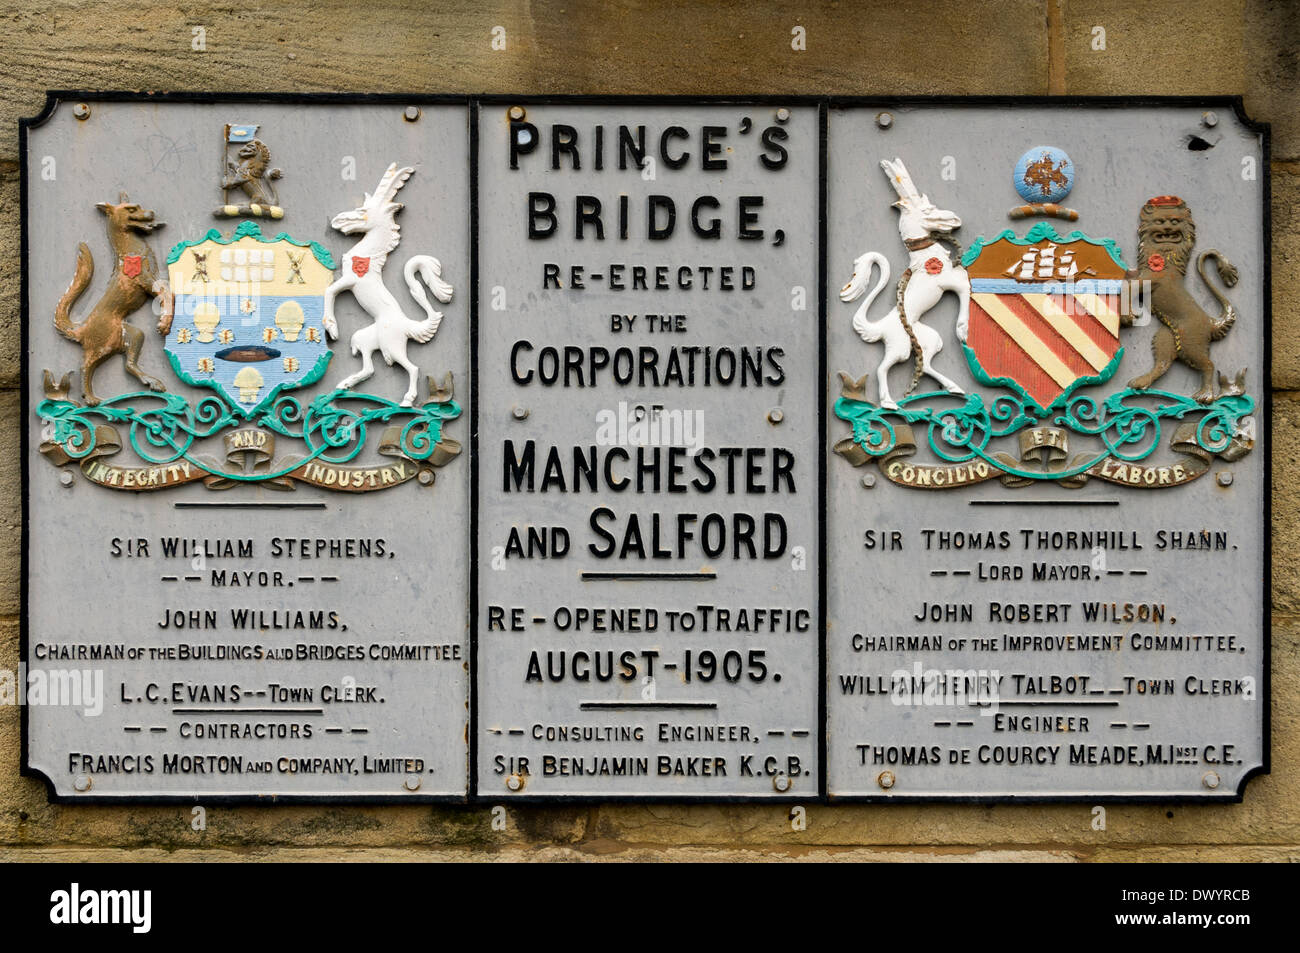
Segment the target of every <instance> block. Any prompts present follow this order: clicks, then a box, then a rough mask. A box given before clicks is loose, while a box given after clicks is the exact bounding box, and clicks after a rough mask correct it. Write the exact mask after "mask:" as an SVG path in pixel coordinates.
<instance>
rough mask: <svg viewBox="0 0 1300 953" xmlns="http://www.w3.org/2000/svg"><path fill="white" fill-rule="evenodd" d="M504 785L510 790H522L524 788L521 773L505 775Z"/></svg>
mask: <svg viewBox="0 0 1300 953" xmlns="http://www.w3.org/2000/svg"><path fill="white" fill-rule="evenodd" d="M506 787H507V788H509V789H510V790H511V791H522V790H523V789H524V776H523V775H522V774H511V775H508V776H507V777H506Z"/></svg>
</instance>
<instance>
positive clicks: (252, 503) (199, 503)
mask: <svg viewBox="0 0 1300 953" xmlns="http://www.w3.org/2000/svg"><path fill="white" fill-rule="evenodd" d="M172 506H174V507H176V509H178V510H323V509H327V508H328V507H329V504H328V503H324V502H322V501H315V502H310V503H309V502H306V501H304V502H301V503H290V502H282V503H281V502H276V501H274V500H247V501H243V502H237V501H234V500H183V501H180V502H177V503H173V504H172Z"/></svg>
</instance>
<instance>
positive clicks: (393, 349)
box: [321, 162, 452, 407]
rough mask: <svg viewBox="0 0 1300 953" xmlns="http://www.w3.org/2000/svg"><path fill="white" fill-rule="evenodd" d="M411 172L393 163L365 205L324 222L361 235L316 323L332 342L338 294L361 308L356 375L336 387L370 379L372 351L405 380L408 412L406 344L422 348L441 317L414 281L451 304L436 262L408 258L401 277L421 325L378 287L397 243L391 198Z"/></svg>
mask: <svg viewBox="0 0 1300 953" xmlns="http://www.w3.org/2000/svg"><path fill="white" fill-rule="evenodd" d="M414 172H415V170H414V169H413V168H410V167H409V166H408V167H406V168H402V169H399V168H398V167H397V163H396V162H394V163H393V164H392V165H390V166H389V167H388V170H387V171H386V172H385V173H384V176H383V178H381V179H380V180H379V186H378V187H377V188H376V189H375V191H374V194H369V193H367V194H366V197H365V201H363V202H362V203H361V205H360V206H359V207H358V208H354V209H352V210H351V211H347V212H340V213H339V214H338V215H335V216H334V218H332V219H330V225H331V226H332V227H333V228H336V229H338V230H339V231H340V232H342V233H343V234H344V235H351V234H353V233H355V232H362V233H363V235H362V238H361V240H360V241H359V242H357V243H356V244H355V245H353V246H352V249H351V251H349V252H348V253H347V255H346V256H345V257H344V259H343V276H342V277H341V278H339V279H338V280H337V281H335V282H334V283H333V284H332V285H330V286H329V288H327V289H326V291H325V313H324V317H323V318H322V321H321V323H322V324H323V325H324V327H325V332H326V333H327V334H328V335H329V336H330V337H331V338H337V337H338V336H339V331H338V322H337V321H336V320H335V318H334V299H335V298H336V297H337V296H338V295H339V294H341V293H342V292H344V291H351V292H352V294H353V296H354V297H355V298H356V299H357V304H359V305H361V307H362V308H364V309H365V311H366V313H367V314H369V315H370V317H371V319H372V321H373V323H372V324H371V325H370V326H369V327H366V328H362V329H361V330H360V331H357V332H356V333H355V334H353V335H352V340H351V342H350V345H351V348H352V353H353V354H360V355H361V370H359V371H357V372H356V373H355V374H353V375H351V376H349V377H345V378H344V379H343V380H341V381H339V385H338V386H339V388H340V389H342V390H346V389H347V388H350V387H353V386H354V385H356V384H359V383H361V382H362V381H364V380H366V379H367V378H368V377H370V376H371V375H372V374H374V372H375V365H374V352H375V351H378V352H379V353H380V354H381V355H382V356H383V358H384V361H385V362H386V363H387V364H388V365H389V366H390V367H391V366H392V364H393V362H394V361H396V362H397V363H398V364H400V365H401V366H402V367H404V368H405V369H406V373H407V374H408V375H409V378H410V381H409V384H408V386H407V389H406V394H405V395H404V396H403V397H402V406H403V407H410V406H411V405H412V404H413V403H414V402H415V394H416V387H417V384H416V382H417V380H418V379H419V378H418V374H419V369H418V368H417V367H416V366H415V365H414V364H413V363H412V362H411V360H410V358H409V357H407V355H406V342H407V341H416V342H418V343H420V344H423V343H425V342H426V341H429V340H431V339H432V338H433V335H434V334H435V333H436V332H437V330H438V325H439V324H441V323H442V312H440V311H435V310H434V309H433V306H432V305H430V304H429V299H428V297H426V295H425V293H424V288H423V286H422V285H421V284H420V281H419V279H421V278H422V279H423V280H424V282H425V284H427V285H428V286H429V290H431V291H432V292H433V296H434V297H435V298H437V299H438V300H439V301H441V302H443V303H444V304H445V303H446V302H448V301H450V300H451V290H452V289H451V285H450V284H448V283H447V282H446V281H444V280H443V278H442V265H441V264H440V263H439V261H438V259H436V258H433V257H431V256H429V255H414V256H412V257H411V258H410V259H408V260H407V262H406V266H405V268H403V269H402V273H403V274H404V275H405V276H406V287H407V288H408V289H410V292H411V297H413V298H414V299H415V300H416V303H417V304H419V305H420V307H422V308H424V313H425V318H424V320H423V321H414V320H412V319H411V318H408V317H407V316H406V314H405V312H403V311H402V306H401V305H399V304H398V303H397V299H396V298H394V297H393V295H392V292H390V291H389V290H388V288H387V287H385V285H384V279H383V268H384V262H385V261H386V260H387V258H388V255H389V253H390V252H391V251H392V250H393V249H395V248H396V247H397V243H398V242H399V241H401V234H400V231H399V228H398V225H397V223H396V222H395V221H394V218H395V216H396V215H397V213H398V212H400V211H401V210H402V208H403V206H402V204H401V203H400V202H394V201H393V196H394V195H396V194H397V190H398V189H400V188H401V187H402V186H403V185H404V184H405V183H406V180H407V179H409V178H410V177H411V174H412V173H414ZM417 276H418V278H417Z"/></svg>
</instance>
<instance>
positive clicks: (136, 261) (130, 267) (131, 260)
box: [122, 255, 142, 278]
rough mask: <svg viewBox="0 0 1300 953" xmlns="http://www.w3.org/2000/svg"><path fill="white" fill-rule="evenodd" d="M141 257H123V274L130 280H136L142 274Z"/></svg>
mask: <svg viewBox="0 0 1300 953" xmlns="http://www.w3.org/2000/svg"><path fill="white" fill-rule="evenodd" d="M141 261H142V259H141V257H140V256H139V255H123V256H122V274H124V275H126V276H127V277H128V278H134V277H135V276H136V275H138V274H140V265H141Z"/></svg>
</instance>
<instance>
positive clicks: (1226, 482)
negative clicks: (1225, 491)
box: [1216, 470, 1232, 486]
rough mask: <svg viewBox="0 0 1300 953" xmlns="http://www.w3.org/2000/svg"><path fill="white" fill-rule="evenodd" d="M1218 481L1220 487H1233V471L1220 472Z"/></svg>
mask: <svg viewBox="0 0 1300 953" xmlns="http://www.w3.org/2000/svg"><path fill="white" fill-rule="evenodd" d="M1216 479H1217V480H1218V481H1219V486H1232V471H1231V470H1220V471H1219V475H1218V476H1217V477H1216Z"/></svg>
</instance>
